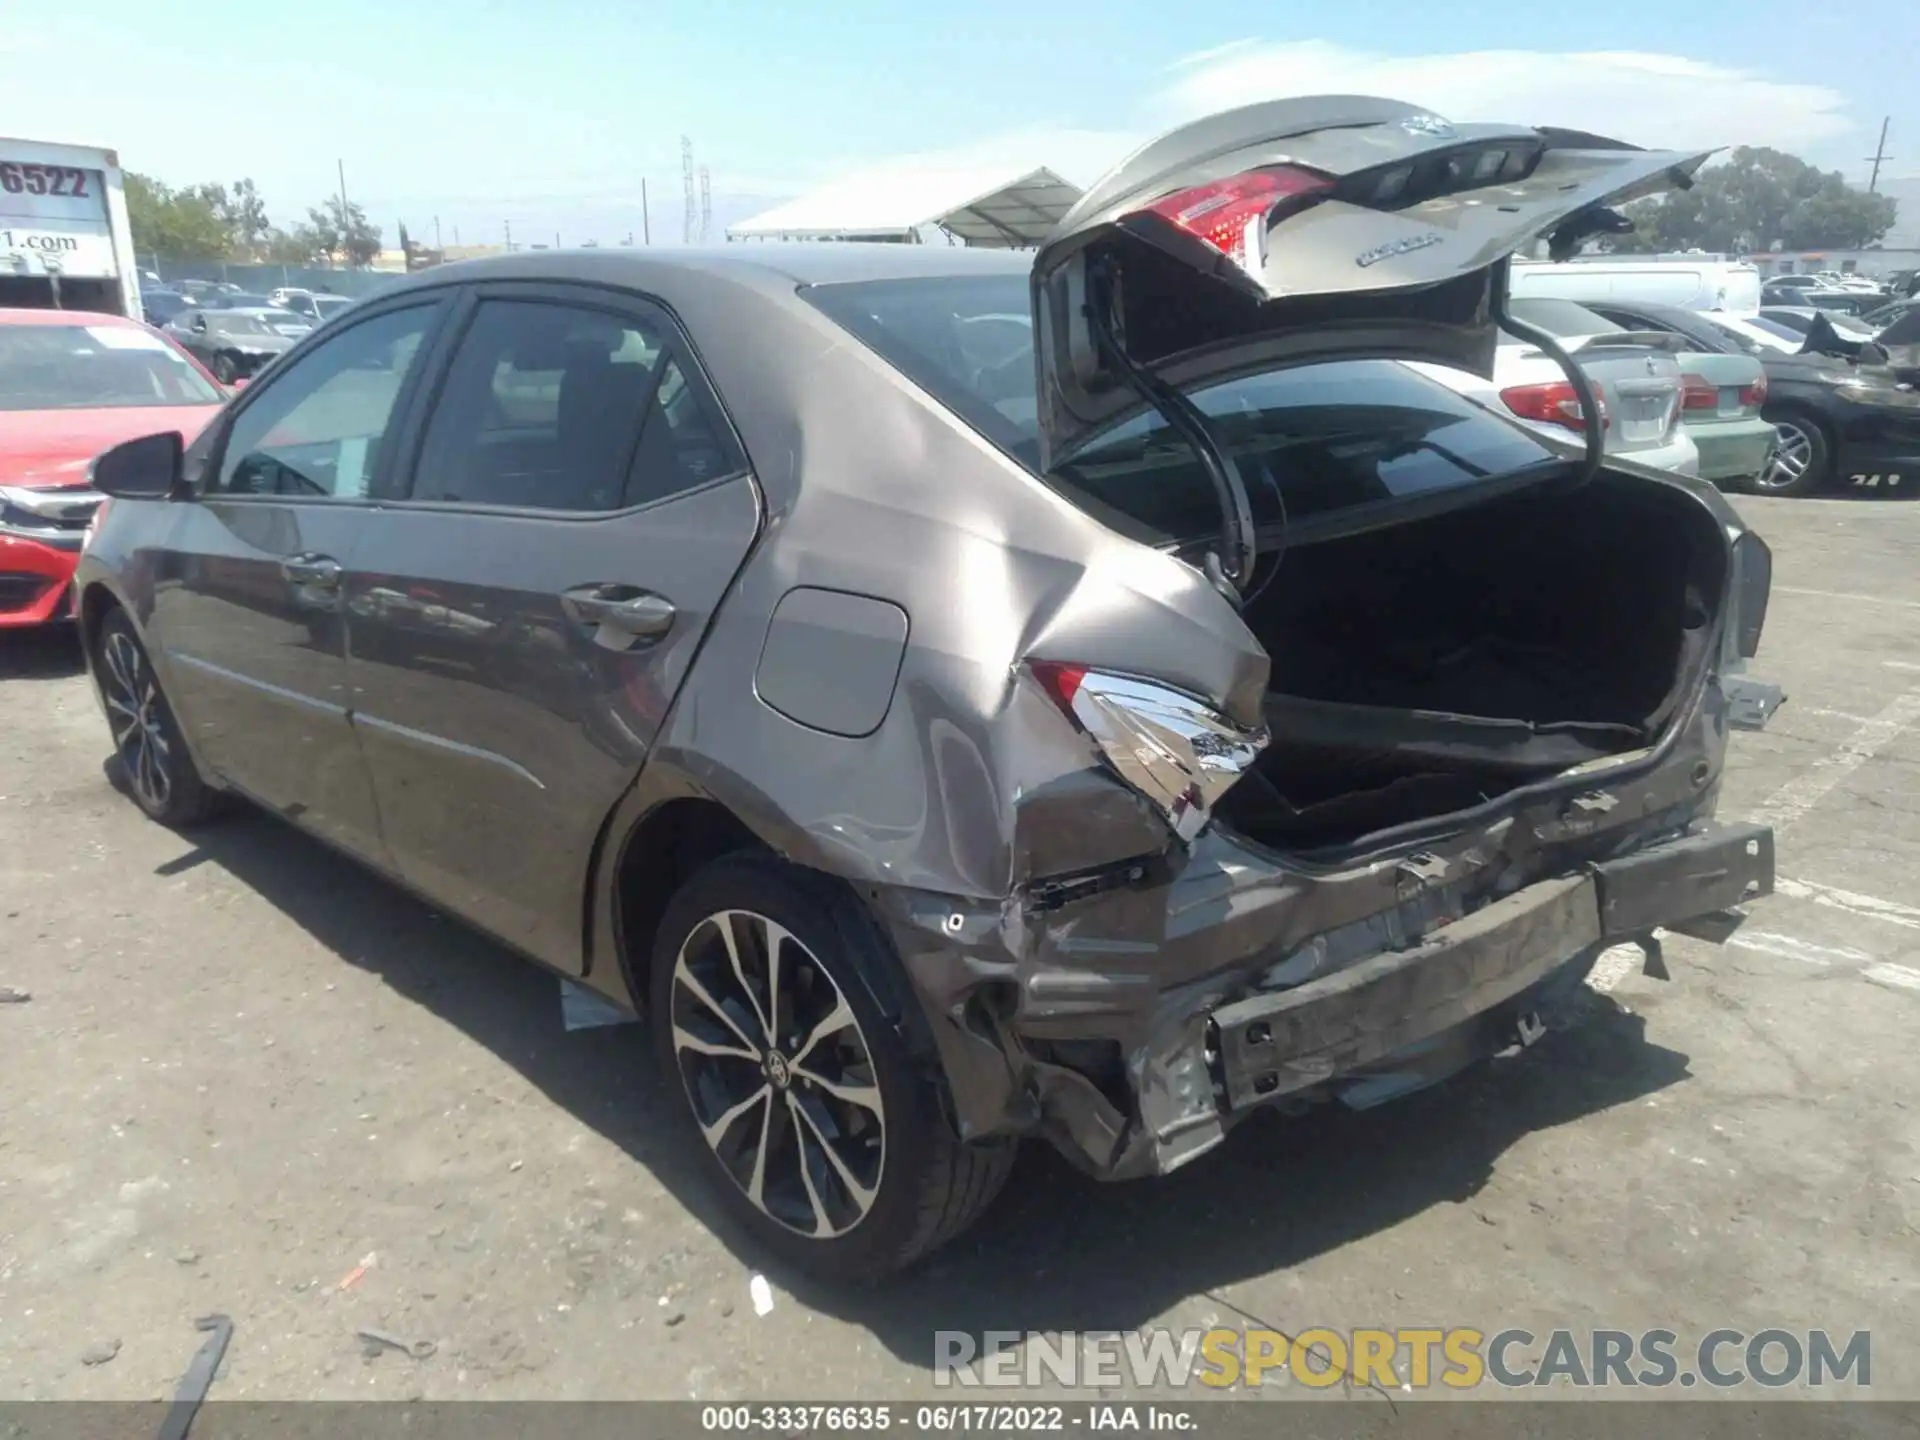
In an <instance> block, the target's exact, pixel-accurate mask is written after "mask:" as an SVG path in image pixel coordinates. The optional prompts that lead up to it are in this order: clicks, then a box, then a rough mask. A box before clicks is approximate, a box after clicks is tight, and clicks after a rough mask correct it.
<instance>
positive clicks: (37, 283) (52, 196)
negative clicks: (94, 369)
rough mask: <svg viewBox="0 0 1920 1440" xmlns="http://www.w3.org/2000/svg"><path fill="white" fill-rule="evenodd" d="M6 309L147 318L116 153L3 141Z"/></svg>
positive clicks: (0, 213)
mask: <svg viewBox="0 0 1920 1440" xmlns="http://www.w3.org/2000/svg"><path fill="white" fill-rule="evenodd" d="M0 306H13V307H21V308H28V309H59V310H94V311H100V312H104V313H107V314H113V315H129V316H132V317H133V318H134V319H136V320H138V319H139V318H140V317H141V313H142V312H141V308H140V271H139V267H138V266H137V265H136V264H135V263H134V258H133V232H132V230H130V229H129V228H128V225H127V197H126V192H125V189H124V186H123V184H122V180H121V174H120V157H119V156H118V155H117V154H115V153H114V152H113V151H111V150H104V149H101V148H100V147H99V146H97V145H58V144H51V143H48V142H46V141H42V140H16V139H9V138H7V137H5V136H0Z"/></svg>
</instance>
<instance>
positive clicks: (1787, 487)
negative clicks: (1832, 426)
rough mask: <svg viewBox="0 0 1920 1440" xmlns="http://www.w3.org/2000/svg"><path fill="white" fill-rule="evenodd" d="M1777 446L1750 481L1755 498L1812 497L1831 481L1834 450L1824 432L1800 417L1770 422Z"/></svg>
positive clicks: (1787, 416) (1794, 416)
mask: <svg viewBox="0 0 1920 1440" xmlns="http://www.w3.org/2000/svg"><path fill="white" fill-rule="evenodd" d="M1773 428H1774V429H1775V430H1776V431H1778V432H1779V435H1780V446H1779V448H1778V449H1777V450H1775V451H1774V453H1773V459H1772V460H1770V461H1769V462H1768V463H1767V468H1766V469H1764V470H1762V471H1761V472H1760V473H1759V474H1758V475H1756V476H1754V478H1753V493H1754V494H1756V495H1812V494H1814V493H1816V492H1817V491H1820V490H1824V489H1826V487H1827V484H1828V482H1830V481H1831V480H1832V478H1833V449H1832V447H1831V446H1830V445H1829V444H1828V443H1827V436H1826V432H1825V431H1823V430H1822V429H1821V428H1820V427H1819V426H1818V425H1817V424H1815V423H1814V422H1813V421H1811V420H1809V419H1807V418H1806V417H1805V416H1802V415H1782V416H1780V417H1779V418H1778V419H1776V420H1775V421H1774V422H1773Z"/></svg>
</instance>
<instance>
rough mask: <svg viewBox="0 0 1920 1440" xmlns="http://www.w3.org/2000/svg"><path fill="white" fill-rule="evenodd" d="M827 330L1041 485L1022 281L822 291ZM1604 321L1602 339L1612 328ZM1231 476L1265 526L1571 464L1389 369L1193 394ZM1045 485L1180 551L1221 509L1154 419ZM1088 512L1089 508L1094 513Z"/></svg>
mask: <svg viewBox="0 0 1920 1440" xmlns="http://www.w3.org/2000/svg"><path fill="white" fill-rule="evenodd" d="M802 293H803V294H804V295H805V296H806V298H807V299H809V300H810V301H812V302H813V303H814V304H815V305H817V306H818V307H819V308H820V309H821V310H823V311H825V312H826V313H827V314H828V315H829V316H830V317H831V318H832V319H834V320H835V321H836V322H838V323H839V324H840V325H842V326H844V327H845V328H846V329H848V330H850V331H852V332H853V333H854V334H855V335H856V336H858V337H859V338H860V339H861V340H862V341H863V342H864V343H865V344H867V345H868V346H869V347H871V348H872V349H874V350H876V351H878V352H879V353H880V355H881V356H882V357H883V358H885V359H886V360H888V361H889V362H891V363H892V364H893V365H894V366H895V367H896V368H897V369H899V370H901V371H902V372H904V373H905V374H906V375H907V376H908V377H909V378H910V379H912V380H913V381H914V382H915V383H917V384H918V385H920V386H921V387H922V388H923V389H925V390H927V391H928V392H929V393H930V394H932V395H933V396H934V398H935V399H937V400H939V401H940V402H941V403H943V404H945V405H946V406H947V407H948V408H949V409H951V410H953V411H954V412H955V413H956V414H958V415H959V416H960V417H961V418H962V419H964V420H966V421H967V422H968V423H969V424H970V425H972V426H973V427H974V428H975V429H977V430H979V431H980V432H981V433H982V434H984V435H985V436H986V437H987V438H988V439H989V440H991V441H993V442H994V443H995V444H996V445H998V446H999V447H1000V448H1001V449H1003V450H1005V451H1007V452H1008V453H1009V454H1010V455H1012V456H1013V457H1014V458H1015V459H1017V460H1019V461H1020V462H1021V463H1022V464H1024V465H1025V466H1027V467H1028V468H1029V469H1031V470H1034V471H1036V472H1037V471H1038V470H1039V459H1040V447H1039V431H1038V425H1037V411H1038V400H1037V393H1036V380H1035V377H1034V357H1033V331H1032V325H1031V321H1030V319H1029V312H1028V309H1027V305H1028V299H1027V282H1026V277H1025V276H1022V275H1004V276H1002V275H995V276H967V277H940V278H935V279H923V280H886V281H862V282H859V283H856V284H844V285H816V286H811V287H809V288H807V289H806V290H804V291H803V292H802ZM1596 321H1597V323H1598V324H1600V325H1601V326H1603V327H1606V328H1613V327H1611V326H1607V322H1605V321H1600V320H1598V317H1596ZM1192 398H1193V400H1194V403H1195V404H1197V405H1198V406H1199V407H1200V408H1201V409H1202V410H1203V411H1205V412H1206V413H1207V414H1208V415H1210V416H1212V417H1213V418H1214V420H1215V421H1216V423H1217V425H1218V427H1219V429H1220V431H1221V433H1222V435H1223V437H1224V438H1225V440H1226V443H1227V445H1228V447H1229V448H1230V449H1231V451H1232V452H1233V454H1234V456H1235V458H1236V460H1237V461H1238V463H1239V465H1240V468H1241V472H1242V475H1243V477H1244V479H1245V480H1246V483H1247V488H1248V490H1249V492H1250V498H1251V501H1252V504H1253V507H1254V513H1255V516H1256V518H1257V519H1259V520H1260V521H1261V522H1262V523H1267V522H1270V521H1271V520H1275V519H1278V518H1279V514H1280V507H1281V504H1282V503H1283V502H1284V505H1285V513H1286V516H1287V518H1288V520H1289V521H1291V522H1298V521H1299V520H1300V519H1302V518H1303V517H1307V516H1313V515H1319V514H1327V513H1329V512H1332V511H1337V510H1344V509H1348V508H1350V507H1353V506H1358V505H1367V504H1373V503H1377V502H1379V501H1387V500H1398V499H1402V498H1405V497H1408V496H1414V495H1424V494H1428V493H1431V492H1434V491H1439V490H1449V489H1454V488H1457V487H1460V486H1464V485H1471V484H1474V483H1476V482H1478V481H1482V480H1488V479H1491V478H1493V477H1495V476H1499V475H1507V474H1511V473H1512V472H1514V471H1516V470H1523V469H1527V468H1530V467H1535V466H1541V465H1547V464H1553V463H1558V462H1559V461H1561V460H1562V459H1563V458H1564V456H1563V454H1562V453H1561V452H1559V451H1555V450H1552V449H1550V448H1548V447H1547V446H1546V445H1544V444H1542V443H1541V442H1540V440H1538V439H1537V438H1535V437H1534V436H1533V435H1532V434H1530V433H1529V432H1527V431H1525V430H1522V429H1520V428H1519V427H1517V426H1515V425H1511V424H1509V423H1507V422H1506V421H1503V420H1500V419H1497V418H1495V417H1494V416H1492V415H1490V414H1488V413H1487V412H1486V411H1485V410H1483V409H1481V408H1480V407H1479V406H1477V405H1475V404H1474V403H1473V402H1472V401H1471V400H1469V399H1467V398H1466V397H1465V396H1462V395H1458V394H1456V393H1455V392H1453V391H1451V390H1449V389H1447V388H1446V387H1445V386H1443V385H1439V384H1437V383H1435V382H1434V381H1431V380H1429V379H1427V378H1426V377H1425V376H1423V375H1419V374H1416V373H1415V372H1414V371H1412V370H1409V369H1407V368H1406V367H1405V366H1404V365H1400V364H1398V363H1397V362H1394V361H1391V360H1349V361H1339V362H1336V363H1332V364H1327V365H1312V366H1304V367H1301V368H1298V369H1292V370H1284V371H1278V372H1274V373H1270V374H1264V375H1253V376H1247V377H1242V378H1238V379H1233V380H1227V381H1223V382H1221V383H1219V384H1215V385H1211V386H1208V387H1206V388H1204V389H1201V390H1198V391H1195V392H1194V394H1193V396H1192ZM1050 478H1051V479H1052V481H1053V482H1054V483H1055V484H1056V485H1058V486H1059V487H1060V488H1062V489H1063V490H1065V491H1067V492H1068V493H1069V494H1071V495H1072V496H1073V498H1075V499H1076V500H1079V501H1081V502H1082V503H1083V504H1087V508H1089V509H1092V510H1094V511H1095V512H1096V513H1099V512H1103V511H1111V512H1117V514H1108V515H1105V516H1104V517H1103V518H1107V519H1109V520H1116V519H1120V520H1131V521H1133V522H1136V524H1134V525H1126V526H1125V528H1128V529H1137V528H1138V527H1140V526H1144V527H1145V529H1146V531H1147V532H1148V534H1150V535H1153V536H1159V537H1165V538H1167V539H1172V540H1184V539H1189V538H1192V537H1195V536H1200V535H1204V534H1209V533H1212V532H1213V531H1214V530H1217V529H1218V526H1219V509H1218V506H1217V502H1216V501H1215V499H1214V493H1213V489H1212V486H1211V482H1210V481H1209V480H1208V478H1207V474H1206V471H1205V469H1204V468H1203V467H1202V466H1201V465H1200V463H1199V461H1198V460H1197V459H1196V457H1195V456H1194V454H1193V452H1192V451H1191V450H1189V449H1188V448H1187V447H1186V445H1185V444H1184V443H1182V442H1181V441H1180V440H1179V439H1178V438H1177V437H1176V436H1174V435H1173V434H1172V433H1171V432H1170V431H1169V429H1168V427H1167V425H1166V423H1165V422H1164V421H1163V420H1162V419H1161V418H1160V417H1159V415H1158V414H1157V413H1147V414H1142V415H1136V416H1134V417H1133V418H1132V419H1131V420H1128V421H1126V422H1125V423H1123V424H1121V425H1118V426H1115V427H1114V428H1113V429H1112V430H1111V431H1109V432H1108V433H1107V434H1106V435H1104V436H1102V437H1101V438H1100V439H1099V440H1098V441H1096V442H1095V443H1094V444H1093V445H1092V446H1090V447H1088V448H1087V449H1085V450H1082V451H1081V452H1080V453H1079V454H1078V455H1077V456H1075V457H1074V459H1073V460H1072V462H1071V463H1069V464H1067V465H1064V466H1062V467H1061V468H1060V469H1059V470H1058V471H1056V472H1055V474H1054V475H1053V476H1051V477H1050ZM1089 502H1090V503H1089Z"/></svg>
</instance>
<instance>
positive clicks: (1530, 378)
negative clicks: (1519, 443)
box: [1413, 299, 1700, 475]
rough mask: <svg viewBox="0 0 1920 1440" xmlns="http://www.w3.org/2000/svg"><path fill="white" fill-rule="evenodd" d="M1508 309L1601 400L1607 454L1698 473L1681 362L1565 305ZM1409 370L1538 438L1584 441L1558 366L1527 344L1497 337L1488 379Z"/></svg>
mask: <svg viewBox="0 0 1920 1440" xmlns="http://www.w3.org/2000/svg"><path fill="white" fill-rule="evenodd" d="M1510 308H1511V309H1512V312H1513V315H1514V318H1515V319H1517V320H1523V321H1525V322H1526V323H1527V324H1529V325H1532V326H1536V327H1538V328H1539V329H1541V330H1544V331H1546V332H1547V333H1548V334H1550V335H1552V336H1553V337H1554V338H1555V339H1556V340H1557V341H1559V342H1560V344H1561V346H1562V347H1563V348H1564V349H1566V350H1567V351H1568V352H1569V353H1571V354H1572V356H1573V357H1574V359H1575V360H1576V361H1577V362H1578V363H1579V366H1580V369H1581V371H1582V372H1583V373H1584V374H1585V375H1586V377H1587V379H1588V380H1589V381H1590V382H1591V383H1592V385H1593V388H1594V390H1595V392H1596V393H1597V394H1598V396H1599V398H1600V404H1601V408H1602V410H1603V411H1604V419H1605V422H1606V427H1607V435H1606V450H1607V454H1609V455H1618V456H1623V457H1627V458H1630V459H1633V460H1636V461H1638V462H1639V463H1641V464H1643V465H1652V466H1654V467H1655V468H1657V469H1661V470H1672V471H1674V472H1676V473H1678V474H1681V475H1698V474H1699V473H1700V451H1699V448H1698V447H1697V446H1696V445H1695V444H1694V443H1693V438H1692V437H1691V436H1689V435H1688V434H1687V433H1686V431H1685V429H1683V428H1682V426H1681V424H1680V402H1681V381H1680V362H1679V361H1678V360H1676V359H1674V357H1673V354H1672V352H1671V351H1669V350H1667V349H1665V348H1662V347H1658V346H1654V345H1650V344H1647V343H1646V340H1645V337H1644V336H1640V335H1638V334H1636V333H1634V332H1628V333H1626V334H1621V333H1619V332H1618V331H1617V330H1613V327H1610V326H1609V324H1608V322H1607V321H1605V320H1603V319H1601V318H1600V317H1599V316H1598V315H1595V314H1594V313H1593V312H1592V311H1591V310H1588V309H1586V308H1585V307H1584V306H1581V305H1576V304H1574V303H1573V302H1572V301H1570V300H1519V299H1515V300H1513V301H1511V302H1510ZM1609 332H1611V333H1609ZM1413 368H1414V369H1416V370H1418V371H1420V373H1421V374H1423V375H1427V376H1430V377H1432V378H1433V379H1435V380H1438V381H1439V382H1440V383H1441V384H1443V385H1445V386H1446V387H1447V388H1448V389H1450V390H1453V391H1456V392H1458V393H1459V394H1462V395H1465V396H1467V397H1468V398H1469V399H1471V400H1476V401H1478V402H1479V403H1480V404H1482V405H1484V406H1486V407H1487V409H1489V410H1492V411H1495V412H1496V413H1498V414H1502V415H1509V416H1511V417H1513V418H1514V419H1516V420H1519V421H1521V422H1522V423H1523V424H1525V425H1527V426H1528V427H1529V428H1531V429H1534V430H1538V431H1540V432H1541V433H1542V434H1546V435H1552V436H1557V437H1558V438H1559V439H1562V440H1566V439H1569V438H1571V439H1574V440H1576V441H1579V440H1583V439H1584V436H1585V432H1584V430H1583V428H1582V426H1583V423H1584V419H1583V416H1582V414H1581V410H1580V400H1579V397H1578V396H1577V395H1576V394H1575V393H1574V389H1573V386H1572V385H1571V384H1569V383H1568V381H1567V377H1566V375H1565V373H1564V372H1563V371H1562V370H1561V369H1560V364H1559V362H1558V361H1557V360H1555V359H1554V358H1553V357H1552V356H1550V355H1548V354H1547V353H1546V352H1545V351H1544V350H1541V349H1540V348H1539V347H1538V346H1536V345H1534V344H1533V343H1532V342H1531V341H1528V340H1523V339H1521V338H1520V337H1518V336H1515V335H1508V334H1505V333H1504V332H1503V333H1502V334H1501V336H1500V344H1499V348H1498V349H1497V350H1496V351H1495V353H1494V362H1493V379H1492V380H1491V381H1488V380H1483V379H1482V378H1481V377H1480V376H1478V375H1474V374H1472V373H1470V372H1468V371H1465V370H1453V369H1449V368H1448V367H1446V366H1444V365H1428V364H1424V363H1416V364H1414V366H1413Z"/></svg>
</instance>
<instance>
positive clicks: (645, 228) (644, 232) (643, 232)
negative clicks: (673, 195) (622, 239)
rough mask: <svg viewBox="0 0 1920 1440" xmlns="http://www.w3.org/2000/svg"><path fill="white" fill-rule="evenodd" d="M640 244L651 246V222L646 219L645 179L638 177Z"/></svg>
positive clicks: (644, 177)
mask: <svg viewBox="0 0 1920 1440" xmlns="http://www.w3.org/2000/svg"><path fill="white" fill-rule="evenodd" d="M640 243H641V244H642V245H651V244H653V221H651V220H649V219H648V218H647V177H646V176H644V175H642V176H641V177H640Z"/></svg>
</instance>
